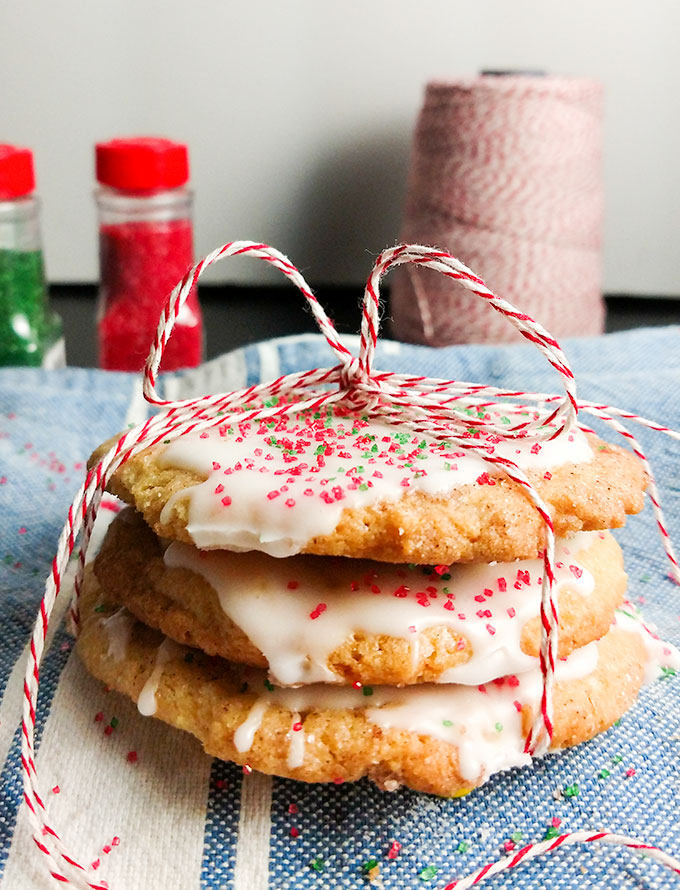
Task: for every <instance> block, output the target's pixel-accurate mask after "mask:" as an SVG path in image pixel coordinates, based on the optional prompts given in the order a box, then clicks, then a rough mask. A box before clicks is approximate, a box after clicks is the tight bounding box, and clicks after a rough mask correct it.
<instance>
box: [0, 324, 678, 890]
mask: <svg viewBox="0 0 680 890" xmlns="http://www.w3.org/2000/svg"><path fill="white" fill-rule="evenodd" d="M562 345H563V347H564V348H565V351H566V353H567V355H568V357H569V359H570V362H571V364H572V368H573V369H574V371H575V373H576V379H577V384H578V393H579V396H580V397H582V398H584V399H590V400H594V401H599V402H604V403H607V404H612V405H617V406H618V407H621V408H626V409H629V410H631V411H633V412H636V413H639V414H642V415H643V416H645V417H648V418H650V419H653V420H658V421H661V422H663V423H665V424H667V425H669V426H672V427H675V428H680V397H679V395H678V393H679V392H680V329H679V328H677V327H671V328H663V329H653V330H639V331H633V332H628V333H623V334H615V335H609V336H606V337H601V338H596V339H584V340H574V341H571V342H569V341H566V342H565V343H564V344H562ZM330 360H331V357H330V351H329V349H328V347H327V345H326V343H325V341H324V340H323V339H322V338H321V337H320V336H317V335H305V336H301V337H289V338H284V339H280V340H275V341H268V342H265V343H261V344H256V345H253V346H249V347H247V348H245V349H243V350H238V351H236V352H233V353H229V354H227V355H225V356H222V357H221V358H219V359H216V360H215V361H214V362H211V363H209V364H208V365H206V366H204V367H203V368H200V369H197V370H195V371H190V372H186V373H185V374H169V375H166V377H165V379H164V381H163V392H164V395H165V396H166V397H168V398H175V399H176V398H183V397H188V396H190V395H195V394H198V393H204V392H215V391H223V390H226V389H236V388H239V387H241V386H246V385H250V384H252V383H256V382H259V381H260V380H262V379H270V378H272V377H274V376H277V375H279V374H285V373H289V372H292V371H296V370H302V369H305V368H309V367H314V366H326V365H328V363H329V361H330ZM376 367H378V368H386V369H387V368H389V369H390V370H395V371H404V372H406V371H408V372H410V373H414V374H419V373H422V374H427V375H429V376H437V377H446V378H455V379H459V380H469V381H475V382H485V383H490V384H494V385H497V386H500V385H502V386H507V387H518V388H521V389H523V390H537V391H555V390H556V388H557V387H558V386H559V380H558V379H557V375H556V374H555V373H554V372H552V371H551V370H550V369H549V368H548V367H547V365H546V364H545V362H544V361H543V360H542V359H541V357H540V355H538V353H536V351H535V350H533V349H531V348H529V347H524V346H519V347H482V346H466V347H452V348H447V349H441V350H433V349H429V348H426V347H417V346H407V345H403V344H396V343H393V342H389V341H383V342H381V343H379V345H378V350H377V357H376ZM143 409H144V405H143V401H142V400H141V398H140V385H139V379H138V378H137V377H136V376H134V375H128V374H118V373H108V372H103V371H98V370H81V369H66V370H62V371H52V372H46V371H43V370H40V369H4V370H2V371H0V589H1V591H2V594H1V597H0V626H2V628H3V636H2V645H1V646H0V696H2V697H1V698H0V763H1V764H2V777H1V780H0V788H1V789H2V791H1V795H0V890H18V888H21V890H34V888H35V890H38V888H47V887H52V886H55V884H54V882H53V881H52V879H51V878H49V876H48V874H47V871H46V869H45V865H44V862H43V861H42V858H43V857H42V855H41V854H40V853H39V852H38V851H37V849H36V847H35V845H34V844H33V842H32V840H31V838H30V832H29V830H28V823H27V820H26V817H25V814H24V813H23V810H22V807H21V806H20V804H21V799H22V785H21V774H20V766H19V753H20V734H19V733H20V731H19V724H20V713H21V699H22V696H21V690H22V685H23V673H24V657H25V656H24V655H22V653H25V647H26V644H27V641H28V639H29V636H30V633H31V630H32V627H33V622H34V619H35V613H36V610H37V606H38V603H39V601H40V598H41V596H42V590H43V583H44V578H45V576H46V574H47V572H48V571H49V566H50V562H51V560H52V557H53V555H54V551H55V548H56V543H57V537H58V535H59V532H60V530H61V527H62V525H63V522H64V519H65V513H66V510H67V509H68V506H69V504H70V502H71V500H72V497H73V494H74V492H75V490H76V488H77V487H78V485H79V484H80V482H81V481H82V478H83V473H84V462H85V460H86V459H87V456H88V455H89V453H90V452H91V450H92V449H93V448H94V447H95V446H96V445H97V444H99V443H100V442H101V441H102V440H104V439H105V438H107V437H108V436H110V435H111V434H113V433H114V432H116V431H117V430H119V429H121V428H123V427H124V426H125V424H126V423H128V422H131V421H137V420H139V419H140V416H141V415H140V412H141V411H143ZM600 432H601V433H602V434H603V435H604V436H605V438H610V439H611V438H612V435H613V434H612V433H611V432H610V431H607V430H605V431H600ZM634 432H635V435H636V436H638V437H639V439H640V441H641V442H642V444H643V446H644V447H645V448H646V449H647V453H648V455H649V457H650V458H651V461H652V466H653V468H654V470H655V473H656V474H657V477H658V480H659V483H660V488H661V494H662V498H663V504H664V509H665V511H666V517H667V522H668V526H669V528H670V531H671V534H672V536H673V537H674V539H675V541H676V542H677V543H678V545H680V482H678V478H680V477H678V473H677V467H678V465H680V444H678V443H676V442H673V441H671V440H670V439H668V438H667V437H664V436H662V435H660V434H658V433H653V432H651V431H647V430H642V429H640V428H637V427H636V428H635V429H634ZM104 503H105V506H104V508H103V510H102V514H106V512H107V509H108V510H109V511H111V512H113V510H115V503H114V502H113V501H110V502H109V503H108V506H107V502H106V501H105V502H104ZM615 534H616V536H617V538H618V540H619V541H620V543H621V544H622V546H623V548H624V552H625V556H626V567H627V571H628V575H629V584H630V587H629V595H630V598H631V599H632V601H633V602H634V603H637V604H639V605H640V606H641V608H642V609H643V612H644V615H645V617H646V619H647V620H648V621H649V622H651V623H654V624H656V625H657V626H658V629H659V632H660V634H661V636H662V637H664V638H665V639H668V640H670V641H671V642H674V643H675V644H676V645H680V589H679V588H678V587H677V586H676V585H674V584H673V583H672V582H671V581H670V580H669V579H668V566H667V563H666V557H665V555H664V553H663V550H662V548H661V545H660V543H659V540H658V536H657V532H656V529H655V526H654V521H653V517H652V513H651V510H650V509H649V507H646V508H645V511H644V513H643V514H641V515H640V516H637V517H631V518H630V519H629V521H628V524H627V525H626V527H625V528H624V529H621V530H620V531H617V532H616V533H615ZM60 606H61V611H62V613H63V610H64V608H65V606H66V598H65V597H64V601H63V602H61V603H60ZM41 680H42V682H41V687H40V700H39V708H38V714H37V725H38V742H39V749H38V758H37V759H38V771H39V775H40V777H41V783H42V788H43V790H44V792H45V798H46V800H45V803H46V806H47V808H48V812H49V814H50V818H51V821H52V824H53V825H54V826H55V827H56V828H57V830H59V831H60V833H61V836H62V838H63V840H64V843H65V846H66V848H67V850H69V852H71V853H72V854H73V855H74V856H75V857H76V858H77V859H79V860H80V861H81V862H85V863H89V864H90V871H89V874H88V878H89V879H91V880H92V881H93V882H95V883H97V882H98V883H99V884H100V885H101V886H107V885H108V886H109V887H110V888H111V890H116V888H120V890H126V888H129V887H149V888H166V887H167V888H174V887H177V888H182V890H185V888H199V887H200V888H210V890H226V888H230V890H265V888H268V887H270V888H276V890H298V888H299V890H306V888H317V890H335V888H364V887H370V886H375V887H385V888H399V890H401V888H417V887H418V888H427V887H432V888H435V887H437V888H441V887H443V886H445V885H446V884H447V883H448V882H449V881H452V880H454V879H455V878H457V877H461V876H463V875H465V874H467V873H469V872H471V871H473V870H474V869H475V868H478V867H480V866H482V865H484V864H485V863H486V862H489V861H492V860H495V859H497V858H498V857H499V856H502V855H505V854H507V853H508V852H511V851H513V850H517V849H519V848H521V847H522V845H524V844H526V843H531V842H535V841H539V840H542V839H544V838H546V837H547V838H550V837H554V836H556V834H558V833H560V832H562V831H570V830H575V829H577V828H588V829H599V828H602V827H606V828H607V829H609V830H611V831H615V832H618V833H622V834H632V835H634V836H637V837H640V838H642V839H644V840H646V841H649V842H650V843H653V844H657V845H658V846H660V847H662V848H663V849H665V850H666V851H667V852H669V853H671V854H673V855H675V856H678V855H680V827H679V825H678V813H680V790H679V784H680V767H679V766H678V764H680V677H674V676H672V675H671V674H669V675H668V676H666V677H664V678H663V679H662V680H659V681H657V682H656V683H654V684H653V685H651V686H648V687H646V688H645V689H644V690H643V692H642V695H641V698H640V701H639V702H638V704H637V705H636V706H635V707H634V708H633V710H632V711H631V712H630V713H629V714H627V715H626V716H625V717H624V718H623V719H622V720H621V721H620V723H619V725H617V726H615V727H613V728H612V729H611V730H610V731H608V732H606V733H605V734H604V735H602V736H599V737H598V738H596V739H595V740H593V741H592V742H589V743H587V744H585V745H582V746H581V747H579V748H577V749H574V750H570V751H568V752H565V753H564V754H560V755H557V756H549V757H547V758H546V759H544V760H542V761H538V762H536V763H535V764H534V765H533V767H530V768H527V769H523V770H514V771H512V772H510V773H507V774H504V775H501V776H496V777H494V778H492V779H491V780H490V781H489V782H488V784H487V785H485V786H484V787H483V788H481V789H479V790H478V791H476V792H475V793H473V794H471V795H469V796H467V797H463V798H459V799H456V800H444V799H439V798H434V797H427V796H425V795H420V794H417V793H414V792H411V791H405V790H402V791H398V792H396V793H392V794H388V793H385V792H381V791H379V790H378V789H377V788H375V787H374V786H373V785H371V784H369V783H368V782H359V783H357V784H356V785H349V784H348V785H337V786H330V787H322V786H306V785H302V784H299V783H296V782H293V781H290V780H284V779H271V778H269V777H266V776H262V775H258V774H256V773H250V774H244V771H243V770H242V769H241V768H240V767H236V766H233V765H231V764H225V763H221V762H218V761H215V762H213V761H211V759H210V758H209V757H207V756H206V755H205V754H204V753H203V752H202V750H201V747H200V745H199V744H198V743H197V742H196V741H195V740H194V739H192V738H191V737H189V736H185V735H184V734H182V733H180V732H177V731H176V730H173V729H171V728H169V727H166V726H164V725H163V724H161V723H160V722H158V721H155V720H152V719H145V718H143V717H141V716H140V715H139V714H138V712H137V711H136V708H135V707H134V705H133V704H132V703H130V702H129V701H126V700H125V699H123V697H121V696H118V695H117V694H116V693H112V692H107V691H106V690H105V689H104V688H103V687H102V685H101V684H99V683H98V682H97V681H95V680H94V679H92V678H90V677H89V676H88V675H87V674H86V673H85V671H84V669H83V668H82V666H81V665H80V663H79V661H78V659H77V657H76V656H75V655H73V653H72V640H71V638H70V637H69V636H68V634H67V633H66V631H65V629H64V627H63V624H62V625H61V626H58V627H56V625H55V631H54V633H53V635H52V645H51V649H50V652H49V654H48V655H47V657H46V659H45V662H44V664H43V669H42V673H41ZM486 885H488V886H489V887H497V888H522V890H539V888H543V887H546V886H549V887H551V888H553V890H577V888H578V890H581V888H582V887H583V886H586V885H587V886H593V887H598V888H611V890H621V888H631V890H632V888H639V887H649V888H654V890H663V888H666V887H668V888H671V887H674V886H677V881H676V879H675V878H674V877H673V876H672V875H671V874H670V873H669V872H667V871H665V870H664V869H662V868H661V867H660V866H659V865H657V864H656V863H654V862H652V861H651V860H649V859H648V858H645V857H644V856H643V855H641V854H636V853H632V852H630V851H628V850H622V849H618V848H617V849H614V848H609V847H599V848H597V847H594V846H588V847H578V846H577V847H572V848H568V849H567V848H564V849H562V850H560V851H558V852H556V853H554V854H551V855H549V856H546V857H542V858H540V859H538V860H535V861H533V862H530V863H528V864H526V865H523V866H521V867H520V868H518V869H517V870H515V871H512V872H505V873H502V874H500V875H498V876H497V877H495V878H492V879H490V881H488V882H487V884H486Z"/></svg>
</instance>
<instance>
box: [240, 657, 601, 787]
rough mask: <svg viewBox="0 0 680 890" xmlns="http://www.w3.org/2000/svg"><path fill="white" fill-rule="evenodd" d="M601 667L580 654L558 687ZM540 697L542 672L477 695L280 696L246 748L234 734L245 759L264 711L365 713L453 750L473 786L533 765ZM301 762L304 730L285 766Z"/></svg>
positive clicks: (410, 690)
mask: <svg viewBox="0 0 680 890" xmlns="http://www.w3.org/2000/svg"><path fill="white" fill-rule="evenodd" d="M597 659H598V649H597V643H590V644H589V645H588V646H584V647H583V648H582V649H579V650H577V651H576V652H575V653H573V654H572V655H570V656H569V658H568V659H564V660H562V661H560V662H559V664H558V669H557V674H556V678H557V680H558V682H559V681H566V680H571V679H577V678H580V677H585V676H587V675H588V674H590V673H592V671H594V670H595V668H596V667H597ZM540 692H541V673H540V670H538V669H534V670H531V671H526V672H524V673H523V674H519V675H516V676H509V677H505V678H503V679H501V680H497V681H495V682H493V683H489V684H487V685H483V686H479V687H467V686H458V685H449V686H442V685H433V684H424V685H422V686H406V687H403V688H397V687H395V686H373V687H371V695H370V696H366V695H365V694H364V691H363V690H355V689H353V688H352V687H337V686H327V685H314V686H304V687H300V688H298V689H284V688H279V689H275V690H274V691H273V692H270V693H267V694H266V695H263V696H262V697H261V698H260V699H258V701H257V702H256V703H255V704H254V705H253V707H252V708H251V710H250V712H249V714H248V717H247V719H246V721H245V723H244V724H242V726H244V725H246V724H247V726H248V732H247V738H248V741H249V744H248V745H247V746H246V745H245V744H244V738H245V734H242V735H239V733H240V732H241V728H242V726H241V727H239V729H238V730H237V731H236V734H235V736H234V742H235V745H236V748H237V750H239V751H241V752H242V753H243V752H245V751H247V750H248V749H249V747H250V746H251V745H252V742H253V740H254V737H255V732H256V731H257V729H258V728H259V726H260V725H261V723H262V720H263V718H264V715H265V713H266V707H267V704H276V705H279V706H281V707H283V708H286V709H287V710H289V711H291V712H293V714H294V717H295V718H297V720H299V715H300V714H301V713H306V712H309V711H311V710H341V709H352V710H362V711H363V712H364V715H365V716H366V718H367V719H368V720H370V721H371V722H372V723H375V724H377V725H378V726H380V727H382V728H383V729H397V730H405V731H407V732H412V733H415V734H418V735H425V736H432V737H434V738H438V739H442V741H445V742H448V743H449V744H451V745H454V746H455V747H456V748H457V749H458V758H459V766H460V771H461V776H462V777H463V778H464V779H466V780H469V781H471V782H472V781H476V780H477V779H478V778H479V776H480V775H481V776H483V777H484V778H486V777H487V776H489V775H491V773H494V772H498V771H500V770H504V769H510V767H513V766H523V765H524V764H527V763H529V762H530V760H531V757H530V756H529V755H528V754H526V753H525V752H524V733H523V729H522V716H521V711H522V708H523V706H525V705H527V704H531V705H536V703H537V702H538V700H539V698H540ZM263 705H264V707H263ZM294 722H295V721H294ZM237 737H238V738H237ZM300 752H301V753H302V758H301V757H300ZM303 759H304V729H303V728H300V729H299V730H298V731H291V732H290V733H289V752H288V756H287V764H288V766H289V768H290V769H294V768H295V766H300V765H302V762H303Z"/></svg>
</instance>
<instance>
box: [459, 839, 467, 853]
mask: <svg viewBox="0 0 680 890" xmlns="http://www.w3.org/2000/svg"><path fill="white" fill-rule="evenodd" d="M469 849H470V842H469V841H461V842H460V843H459V844H458V846H457V847H456V853H467V851H468V850H469Z"/></svg>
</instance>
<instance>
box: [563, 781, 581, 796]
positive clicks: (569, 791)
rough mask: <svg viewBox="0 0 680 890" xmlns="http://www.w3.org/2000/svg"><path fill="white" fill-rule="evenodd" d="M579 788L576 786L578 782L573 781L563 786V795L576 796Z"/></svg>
mask: <svg viewBox="0 0 680 890" xmlns="http://www.w3.org/2000/svg"><path fill="white" fill-rule="evenodd" d="M579 791H580V788H579V787H578V782H574V783H573V784H572V785H566V786H565V788H564V796H565V797H578V794H579Z"/></svg>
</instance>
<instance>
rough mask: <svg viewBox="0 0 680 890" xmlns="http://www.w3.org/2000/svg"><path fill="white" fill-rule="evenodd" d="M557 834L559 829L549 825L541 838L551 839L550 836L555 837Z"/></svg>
mask: <svg viewBox="0 0 680 890" xmlns="http://www.w3.org/2000/svg"><path fill="white" fill-rule="evenodd" d="M558 834H559V831H558V830H557V829H556V828H555V826H554V825H549V826H548V828H547V830H546V832H545V837H544V838H543V840H545V841H549V840H552V838H554V837H557V835H558Z"/></svg>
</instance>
